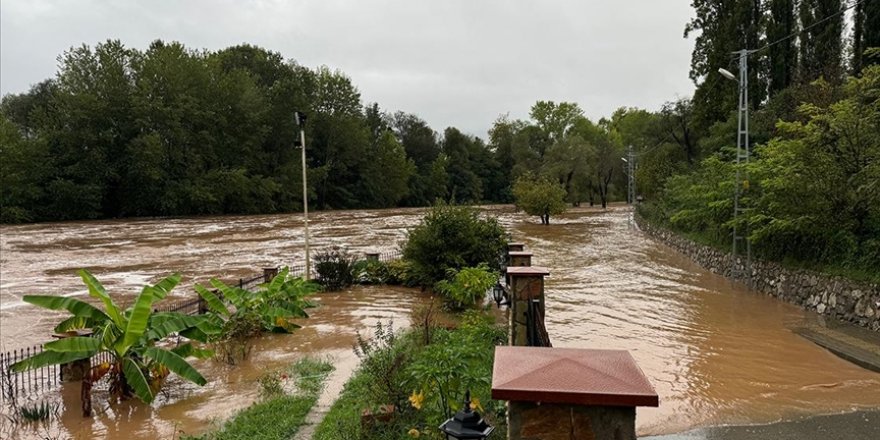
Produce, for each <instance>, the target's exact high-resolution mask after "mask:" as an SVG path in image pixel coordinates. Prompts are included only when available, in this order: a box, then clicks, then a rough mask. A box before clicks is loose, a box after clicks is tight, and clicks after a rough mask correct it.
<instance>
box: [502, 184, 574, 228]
mask: <svg viewBox="0 0 880 440" xmlns="http://www.w3.org/2000/svg"><path fill="white" fill-rule="evenodd" d="M513 197H514V198H515V200H516V206H517V207H518V208H520V209H522V210H523V211H525V212H526V214H529V215H537V216H539V217H541V224H543V225H549V224H550V216H551V215H559V214H562V213H563V212H565V188H563V187H562V185H561V184H559V183H556V182H554V181H551V180H549V179H547V178H544V177H538V176H535V175H533V174H531V173H529V174H524V175H522V176H520V177H519V178H517V179H516V182H515V183H514V184H513Z"/></svg>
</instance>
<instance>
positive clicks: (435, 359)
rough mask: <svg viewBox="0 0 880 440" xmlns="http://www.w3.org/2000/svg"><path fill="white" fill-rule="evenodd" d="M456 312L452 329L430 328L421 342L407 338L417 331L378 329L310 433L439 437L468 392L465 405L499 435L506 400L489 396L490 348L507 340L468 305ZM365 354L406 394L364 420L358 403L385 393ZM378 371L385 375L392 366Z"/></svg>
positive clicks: (327, 439)
mask: <svg viewBox="0 0 880 440" xmlns="http://www.w3.org/2000/svg"><path fill="white" fill-rule="evenodd" d="M462 316H463V318H462V321H461V324H460V325H459V327H458V328H457V329H452V330H450V329H446V328H435V329H434V330H435V336H434V338H433V339H432V342H431V343H430V344H428V345H421V344H415V343H413V342H414V341H415V340H416V339H419V338H420V337H421V335H420V334H419V333H420V330H419V329H413V330H410V331H408V332H407V333H404V334H402V335H399V334H395V336H394V337H393V338H391V337H389V335H388V333H387V331H384V333H383V335H382V336H381V337H380V338H376V339H378V340H374V341H373V342H368V344H369V346H370V348H368V349H367V350H368V351H369V356H368V357H367V358H364V361H363V363H362V364H361V368H359V369H358V370H357V371H356V372H355V374H354V375H353V376H352V378H351V379H350V380H349V381H348V382H347V383H346V384H345V388H344V390H343V392H342V394H341V395H340V397H339V399H337V401H336V402H335V403H334V404H333V407H332V408H331V409H330V411H329V413H328V414H327V416H326V417H325V418H324V420H323V421H322V422H321V424H320V425H319V426H318V428H317V430H316V432H315V435H314V437H313V438H314V439H316V440H342V439H358V438H370V439H403V438H409V436H415V435H416V433H418V434H419V435H422V434H429V433H430V434H433V435H438V432H437V426H438V425H439V424H440V423H441V422H442V421H443V420H445V419H446V418H448V417H449V416H450V415H451V414H452V413H453V412H455V411H456V410H458V409H460V408H461V404H462V400H463V398H464V393H465V391H467V390H470V391H471V395H472V397H473V398H474V399H473V401H472V407H474V408H476V409H477V410H479V411H480V413H481V414H482V415H483V416H484V418H486V420H487V421H488V422H489V423H491V424H492V425H493V426H495V427H496V428H497V430H498V432H499V433H504V432H505V431H506V425H505V414H506V407H505V402H503V401H493V400H491V389H490V388H491V384H490V382H491V374H492V362H493V358H494V356H493V355H494V346H495V345H498V344H503V343H504V342H505V341H506V331H505V329H504V328H503V327H501V326H496V325H494V324H493V318H492V317H491V316H488V315H485V314H483V313H481V312H479V311H468V312H465V313H464V314H463V315H462ZM401 354H402V355H403V356H404V361H403V362H402V363H401V364H400V365H399V366H397V364H396V363H395V362H394V360H395V359H397V356H400V355H401ZM370 358H373V359H377V360H378V359H382V362H383V364H384V365H385V366H394V368H393V370H394V374H393V375H390V376H394V377H395V379H394V381H392V382H391V383H396V384H400V385H399V386H397V387H396V389H397V390H400V389H402V390H406V391H407V394H409V398H408V399H407V400H405V401H404V402H403V407H402V408H401V407H398V408H397V411H396V412H395V413H394V415H393V417H392V418H391V419H390V420H388V421H383V422H378V421H377V422H376V423H366V424H365V423H362V416H363V415H364V414H365V409H372V408H376V407H377V405H380V404H383V403H387V400H386V399H387V398H388V397H387V395H383V394H381V393H379V394H377V393H376V392H375V390H376V387H377V385H376V382H377V379H376V378H377V377H379V376H378V375H377V374H376V372H375V371H376V370H375V366H373V365H368V364H367V362H366V360H367V359H370ZM380 371H384V372H385V373H383V374H386V373H387V372H388V371H391V369H387V368H386V369H383V370H380ZM377 399H379V400H377ZM502 436H503V434H502ZM431 438H433V437H431Z"/></svg>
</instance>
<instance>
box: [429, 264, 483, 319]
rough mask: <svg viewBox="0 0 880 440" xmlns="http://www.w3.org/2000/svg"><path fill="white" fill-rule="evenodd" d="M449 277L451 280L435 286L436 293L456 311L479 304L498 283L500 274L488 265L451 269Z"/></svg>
mask: <svg viewBox="0 0 880 440" xmlns="http://www.w3.org/2000/svg"><path fill="white" fill-rule="evenodd" d="M448 275H449V279H447V280H440V281H438V282H437V284H435V285H434V291H436V292H437V293H439V294H441V295H443V297H444V298H445V299H446V300H447V301H448V302H449V303H450V304H451V305H452V307H453V308H456V309H464V308H466V307H470V306H473V305H474V304H477V303H478V302H479V301H480V300H481V299H483V297H484V296H485V295H486V292H488V291H489V289H491V288H492V286H494V285H495V283H497V282H498V273H497V272H492V271H490V270H489V267H488V266H487V265H486V263H480V265H478V266H477V267H465V268H463V269H461V270H459V271H455V270H453V269H450V270H449V274H448Z"/></svg>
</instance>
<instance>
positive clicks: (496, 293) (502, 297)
mask: <svg viewBox="0 0 880 440" xmlns="http://www.w3.org/2000/svg"><path fill="white" fill-rule="evenodd" d="M492 299H494V300H495V304H496V305H497V306H498V308H501V306H502V305H504V306H506V305H508V304H510V301H507V292H506V291H505V290H504V286H502V285H501V282H500V281H499V282H497V283H495V285H494V286H492Z"/></svg>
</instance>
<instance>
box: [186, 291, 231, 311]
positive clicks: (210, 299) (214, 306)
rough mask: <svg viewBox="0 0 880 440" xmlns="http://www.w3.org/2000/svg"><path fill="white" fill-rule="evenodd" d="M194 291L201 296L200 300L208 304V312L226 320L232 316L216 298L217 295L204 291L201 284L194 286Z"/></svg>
mask: <svg viewBox="0 0 880 440" xmlns="http://www.w3.org/2000/svg"><path fill="white" fill-rule="evenodd" d="M195 289H196V292H197V293H198V294H199V296H201V297H202V299H204V300H205V302H206V303H207V304H208V309H209V310H211V311H212V312H214V313H216V314H218V315H223V316H225V317H227V318H228V317H229V316H230V315H232V313H231V312H230V311H229V309H228V308H227V307H226V306H225V305H224V304H223V302H222V301H220V298H217V295H214V293H213V292H211V291H210V290H208V289H205V288H204V287H202V285H201V284H196V287H195Z"/></svg>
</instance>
